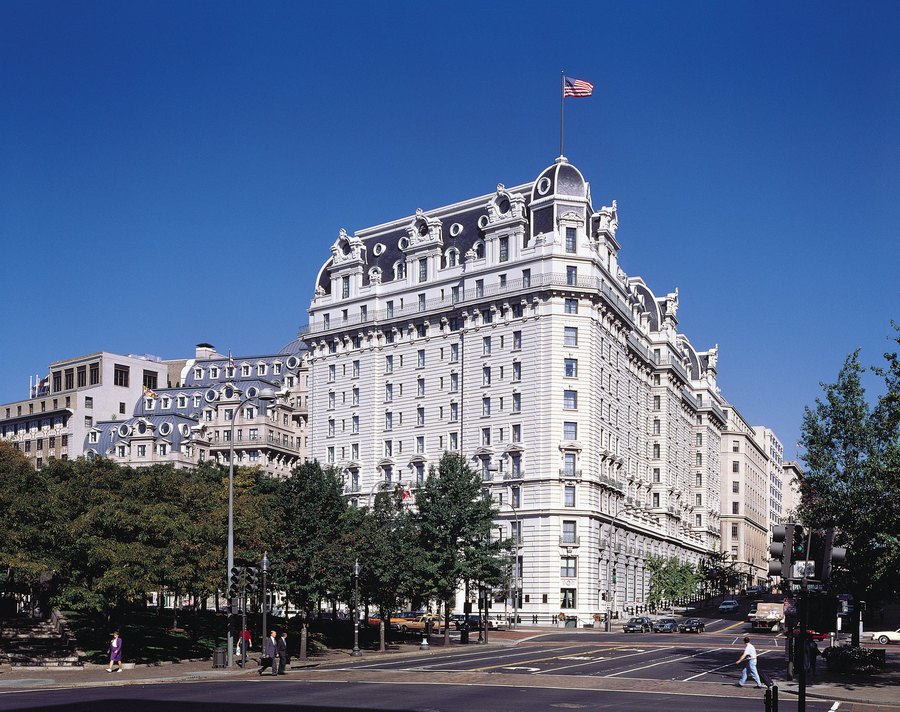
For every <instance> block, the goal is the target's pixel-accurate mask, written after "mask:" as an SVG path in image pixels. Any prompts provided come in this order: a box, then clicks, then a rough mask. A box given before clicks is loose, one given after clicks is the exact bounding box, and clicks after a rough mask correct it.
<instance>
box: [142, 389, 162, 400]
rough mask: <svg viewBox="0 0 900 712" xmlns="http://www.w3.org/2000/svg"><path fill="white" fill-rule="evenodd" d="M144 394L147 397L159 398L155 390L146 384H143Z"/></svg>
mask: <svg viewBox="0 0 900 712" xmlns="http://www.w3.org/2000/svg"><path fill="white" fill-rule="evenodd" d="M144 396H145V397H147V398H159V396H158V395H156V392H155V391H154V390H153V389H152V388H148V387H147V386H144Z"/></svg>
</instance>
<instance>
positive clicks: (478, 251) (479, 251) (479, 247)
mask: <svg viewBox="0 0 900 712" xmlns="http://www.w3.org/2000/svg"><path fill="white" fill-rule="evenodd" d="M472 249H473V250H475V257H476V259H482V258H483V257H484V241H483V240H478V241H477V242H476V243H475V244H474V245H472Z"/></svg>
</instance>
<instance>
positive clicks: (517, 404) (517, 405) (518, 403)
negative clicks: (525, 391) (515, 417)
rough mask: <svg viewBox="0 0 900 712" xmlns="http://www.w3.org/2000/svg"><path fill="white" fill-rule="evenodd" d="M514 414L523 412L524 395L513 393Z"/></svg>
mask: <svg viewBox="0 0 900 712" xmlns="http://www.w3.org/2000/svg"><path fill="white" fill-rule="evenodd" d="M512 412H513V413H521V412H522V394H521V393H513V394H512Z"/></svg>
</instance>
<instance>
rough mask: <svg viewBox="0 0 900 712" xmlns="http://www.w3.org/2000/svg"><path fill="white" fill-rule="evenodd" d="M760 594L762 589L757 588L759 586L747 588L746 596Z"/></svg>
mask: <svg viewBox="0 0 900 712" xmlns="http://www.w3.org/2000/svg"><path fill="white" fill-rule="evenodd" d="M761 594H762V590H761V589H760V588H759V586H751V587H750V588H748V589H747V595H748V596H754V597H756V596H759V595H761Z"/></svg>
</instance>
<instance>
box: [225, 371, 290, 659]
mask: <svg viewBox="0 0 900 712" xmlns="http://www.w3.org/2000/svg"><path fill="white" fill-rule="evenodd" d="M237 394H238V396H240V395H241V392H240V391H237ZM277 397H278V394H277V393H276V392H275V389H274V388H269V387H268V386H267V387H266V388H262V389H260V390H259V392H258V393H256V394H255V395H253V396H248V397H247V398H244V399H243V400H242V401H241V402H240V403H238V407H237V408H236V409H235V412H234V413H233V414H232V416H231V432H230V434H229V436H228V444H229V448H228V564H227V565H228V569H227V570H226V572H225V580H226V581H228V578H229V577H230V576H231V570H232V569H233V568H234V422H235V420H237V415H238V413H240V412H241V408H243V407H244V406H245V405H246V404H247V403H249V402H250V401H252V400H254V399H255V400H260V401H263V402H266V403H271V402H272V401H274V400H275V399H276V398H277ZM228 615H229V616H230V615H231V602H230V601H229V606H228ZM228 667H229V668H230V667H234V637H233V636H232V634H231V623H230V620H229V624H228Z"/></svg>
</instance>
